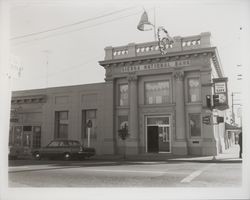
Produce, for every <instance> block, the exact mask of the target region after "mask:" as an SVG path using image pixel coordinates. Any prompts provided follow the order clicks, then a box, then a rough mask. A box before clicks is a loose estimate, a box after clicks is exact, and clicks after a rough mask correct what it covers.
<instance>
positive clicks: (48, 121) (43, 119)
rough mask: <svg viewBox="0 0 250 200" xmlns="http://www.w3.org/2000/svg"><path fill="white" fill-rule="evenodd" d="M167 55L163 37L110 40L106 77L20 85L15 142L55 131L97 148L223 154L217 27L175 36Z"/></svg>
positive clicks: (38, 141) (41, 140)
mask: <svg viewBox="0 0 250 200" xmlns="http://www.w3.org/2000/svg"><path fill="white" fill-rule="evenodd" d="M174 41H175V42H174V44H173V45H171V46H169V48H168V49H169V51H168V53H167V54H166V55H161V53H160V51H159V47H158V43H157V42H156V41H155V42H148V43H141V44H134V43H131V44H128V45H126V46H120V47H106V48H105V59H104V60H103V61H100V62H99V63H100V65H101V66H103V67H104V68H105V70H106V75H105V82H103V83H96V84H87V85H77V86H67V87H56V88H48V89H37V90H27V91H17V92H13V95H12V102H11V103H12V106H11V107H12V112H11V127H10V144H12V145H21V146H26V148H31V147H39V146H44V145H46V144H47V143H48V142H49V141H50V140H52V139H55V138H70V139H77V140H80V141H82V142H83V143H84V144H85V145H87V143H88V137H87V134H88V131H87V126H86V123H87V122H88V121H89V120H91V121H92V128H91V132H90V146H93V147H95V148H96V150H97V154H122V153H123V142H122V140H121V139H120V138H119V137H118V131H119V130H120V129H121V128H123V127H124V126H125V124H126V126H127V127H128V132H129V138H128V139H127V140H126V153H127V154H133V155H137V154H148V153H160V152H164V153H166V154H173V155H187V154H190V155H216V154H217V153H218V152H221V151H222V150H223V149H224V148H225V147H224V132H225V130H224V129H225V125H224V123H220V124H217V122H216V117H217V116H222V117H224V111H219V110H216V109H214V110H213V111H212V110H211V109H210V108H209V107H208V104H209V102H208V101H207V96H208V95H210V97H211V98H212V95H213V93H214V91H213V83H212V79H213V78H223V70H222V66H221V63H220V59H219V55H218V52H217V49H216V47H212V46H211V44H210V33H201V34H200V35H195V36H189V37H179V36H178V37H174Z"/></svg>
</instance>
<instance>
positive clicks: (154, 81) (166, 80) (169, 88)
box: [144, 79, 172, 105]
mask: <svg viewBox="0 0 250 200" xmlns="http://www.w3.org/2000/svg"><path fill="white" fill-rule="evenodd" d="M161 82H166V83H168V85H169V87H168V95H167V96H166V98H167V99H169V101H166V102H163V100H162V103H156V101H157V99H156V97H157V96H155V97H152V96H150V97H152V98H153V103H148V101H147V89H146V85H147V84H150V83H161ZM171 92H172V91H171V80H170V79H164V80H162V79H161V80H151V81H145V82H144V104H145V105H164V104H171V102H172V96H171ZM161 97H163V96H161ZM154 99H155V100H154ZM162 99H163V98H162ZM154 102H155V103H154Z"/></svg>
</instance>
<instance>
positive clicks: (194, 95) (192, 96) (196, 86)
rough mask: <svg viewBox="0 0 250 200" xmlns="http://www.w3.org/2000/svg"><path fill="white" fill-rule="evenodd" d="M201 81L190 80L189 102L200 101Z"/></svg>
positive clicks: (197, 79)
mask: <svg viewBox="0 0 250 200" xmlns="http://www.w3.org/2000/svg"><path fill="white" fill-rule="evenodd" d="M200 100H201V99H200V81H199V78H189V79H188V101H189V102H198V101H200Z"/></svg>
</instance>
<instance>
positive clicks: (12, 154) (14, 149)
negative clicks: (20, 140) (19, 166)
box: [8, 146, 24, 160]
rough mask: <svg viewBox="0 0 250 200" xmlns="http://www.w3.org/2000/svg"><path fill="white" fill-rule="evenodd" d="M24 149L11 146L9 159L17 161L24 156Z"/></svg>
mask: <svg viewBox="0 0 250 200" xmlns="http://www.w3.org/2000/svg"><path fill="white" fill-rule="evenodd" d="M23 152H24V148H23V147H22V146H9V155H8V156H9V159H10V160H13V159H17V158H18V156H20V155H22V154H23Z"/></svg>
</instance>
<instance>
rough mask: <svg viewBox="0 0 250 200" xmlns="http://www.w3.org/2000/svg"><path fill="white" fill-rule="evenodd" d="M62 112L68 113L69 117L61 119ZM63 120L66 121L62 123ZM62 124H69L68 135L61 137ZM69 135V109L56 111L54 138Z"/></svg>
mask: <svg viewBox="0 0 250 200" xmlns="http://www.w3.org/2000/svg"><path fill="white" fill-rule="evenodd" d="M62 112H66V113H67V119H60V114H61V113H62ZM61 120H63V122H64V123H61V122H60V121H61ZM60 125H63V126H67V133H66V137H61V134H60ZM68 136H69V111H68V110H58V111H55V134H54V138H55V139H68Z"/></svg>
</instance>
